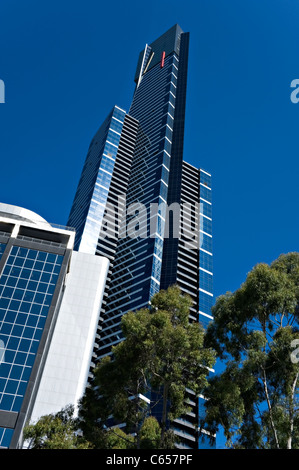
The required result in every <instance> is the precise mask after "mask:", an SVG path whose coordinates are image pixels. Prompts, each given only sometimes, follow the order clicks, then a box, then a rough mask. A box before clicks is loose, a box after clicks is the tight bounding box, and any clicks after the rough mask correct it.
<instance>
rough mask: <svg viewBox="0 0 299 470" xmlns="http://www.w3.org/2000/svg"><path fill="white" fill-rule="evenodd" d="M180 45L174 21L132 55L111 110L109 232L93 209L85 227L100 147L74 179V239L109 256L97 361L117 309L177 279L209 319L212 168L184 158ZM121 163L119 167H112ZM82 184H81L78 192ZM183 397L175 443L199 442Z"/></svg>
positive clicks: (143, 302) (109, 340)
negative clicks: (129, 95) (123, 105)
mask: <svg viewBox="0 0 299 470" xmlns="http://www.w3.org/2000/svg"><path fill="white" fill-rule="evenodd" d="M188 50H189V33H184V32H183V31H182V29H181V28H180V26H179V25H174V26H173V27H172V28H170V29H169V30H168V31H167V32H166V33H164V34H163V35H162V36H161V37H159V38H158V39H157V40H155V41H153V42H152V43H151V44H146V45H145V48H144V49H143V50H142V51H141V52H140V54H139V58H138V62H137V68H136V73H135V77H134V80H135V91H134V95H133V99H132V103H131V106H130V109H129V112H128V113H127V114H126V113H125V112H123V114H122V115H121V117H120V116H118V119H119V121H121V122H124V123H125V120H127V121H128V124H129V128H128V129H129V132H128V129H126V126H124V125H123V127H122V128H121V127H119V129H118V132H119V134H120V135H119V140H117V139H116V140H115V142H114V145H115V147H114V154H113V158H114V162H115V163H114V167H112V166H111V167H110V169H109V175H110V178H111V181H112V180H113V179H114V178H115V179H116V180H117V181H118V183H120V182H122V193H123V199H122V200H123V201H124V205H123V206H122V214H121V217H120V218H119V219H117V223H116V226H117V227H116V233H117V236H116V237H114V238H113V237H109V235H108V236H105V233H104V230H103V218H102V214H103V212H98V214H99V216H97V215H96V214H95V212H93V214H92V216H91V218H90V219H92V222H90V224H89V220H88V218H89V214H90V213H91V211H92V210H93V211H94V210H95V206H94V205H92V204H91V202H92V203H94V202H95V199H96V198H95V197H94V196H93V191H94V186H95V182H96V181H97V180H96V178H97V177H99V175H100V174H101V165H102V163H101V162H102V160H101V158H102V157H100V155H101V152H98V153H97V155H98V156H97V157H96V153H94V154H92V153H90V152H91V151H90V152H89V154H88V156H87V158H86V163H85V167H84V169H83V172H82V176H81V180H80V182H79V185H78V190H77V194H76V197H75V201H74V205H73V207H72V210H71V214H70V218H69V221H68V225H72V226H75V227H77V225H76V224H77V221H78V224H79V225H78V227H79V230H78V229H77V230H78V233H77V239H76V244H77V246H78V248H79V250H81V249H83V248H81V247H80V245H79V244H80V243H82V241H80V240H83V239H84V236H85V232H86V234H87V235H88V236H89V235H90V234H91V235H92V237H93V244H91V245H90V246H91V249H92V250H93V253H97V254H104V255H105V256H110V258H109V259H110V261H111V267H110V271H109V276H108V282H107V288H106V297H105V301H104V306H103V308H102V312H101V320H100V324H99V331H98V333H99V335H98V338H97V340H96V342H95V355H96V357H97V358H98V359H100V358H101V357H103V356H105V355H107V354H110V353H111V348H112V346H113V345H116V344H117V343H118V342H120V341H121V340H122V339H123V337H122V332H121V327H120V322H121V318H122V316H123V315H124V314H125V313H127V312H128V311H130V310H137V309H139V308H142V307H146V306H148V305H149V302H150V299H151V298H152V296H153V295H154V294H155V293H156V292H158V291H159V290H160V289H166V288H167V287H168V286H170V285H173V284H175V283H176V284H178V285H179V286H180V287H181V290H182V291H183V292H186V293H188V294H189V295H190V296H191V298H192V300H193V306H192V308H191V311H190V321H200V322H201V323H202V324H203V325H206V324H207V323H208V322H209V321H211V320H212V317H211V312H210V309H211V306H212V303H213V269H212V266H213V262H212V259H213V255H212V211H211V203H212V199H211V175H210V174H209V173H207V172H206V171H204V170H201V169H197V168H194V167H193V166H192V165H190V164H188V163H187V162H185V161H184V159H183V146H184V127H185V107H186V91H187V71H188ZM108 122H110V123H111V118H109V119H108ZM109 126H110V132H111V131H113V129H112V128H111V124H107V121H105V123H104V125H103V126H101V130H100V131H99V134H98V137H101V139H99V138H98V139H97V140H100V141H101V144H100V148H104V146H105V145H107V143H108V141H109V143H110V144H111V140H110V137H109V136H108V134H107V131H106V130H107V129H108V128H109ZM125 134H126V135H125ZM113 135H114V133H113ZM128 137H129V139H128ZM128 142H130V144H131V146H130V147H128V146H127V144H128ZM121 144H122V145H123V147H124V148H125V149H127V155H126V159H123V156H122V154H121V152H120V150H121ZM92 155H94V157H95V160H94V162H96V163H95V166H94V167H92V165H93V164H92V163H91V167H92V168H93V169H91V170H90V171H91V173H90V174H88V169H87V168H88V167H87V165H88V160H89V159H92V158H93V157H92ZM117 165H119V167H117ZM121 167H123V168H124V169H125V174H122V173H121V172H120V171H119V170H120V168H121ZM80 185H82V187H84V191H82V192H83V193H84V196H82V197H81V196H80ZM100 187H101V188H102V189H105V190H104V191H103V192H101V191H99V193H98V197H102V199H101V202H100V204H102V206H101V207H103V208H104V206H105V204H106V206H105V207H106V208H107V203H108V202H109V200H111V201H112V200H114V202H115V201H116V195H118V196H119V195H120V194H119V192H117V191H118V190H119V188H117V186H113V184H111V185H110V186H109V189H108V186H107V187H105V188H104V187H103V185H101V186H100ZM84 198H85V199H84ZM88 208H89V209H88ZM177 209H179V212H177ZM101 210H102V209H101ZM88 211H89V212H88ZM80 224H81V225H80ZM84 224H86V225H84ZM88 224H89V225H88ZM81 227H82V229H81ZM189 400H190V403H191V402H192V412H191V413H190V414H189V415H188V416H184V417H182V419H180V420H176V422H175V423H173V424H172V426H173V429H174V430H175V432H176V434H177V435H178V436H179V437H180V439H181V447H183V448H197V447H198V446H199V445H200V442H199V439H198V416H199V410H200V406H199V402H198V401H197V399H196V397H194V396H193V394H192V391H190V397H189Z"/></svg>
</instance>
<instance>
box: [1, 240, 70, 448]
mask: <svg viewBox="0 0 299 470" xmlns="http://www.w3.org/2000/svg"><path fill="white" fill-rule="evenodd" d="M1 248H2V249H3V247H1ZM62 260H63V256H59V255H55V254H51V253H46V252H43V251H38V250H32V249H28V248H23V247H18V246H13V247H12V248H11V251H10V254H9V256H8V258H7V261H6V263H5V266H4V269H3V271H2V274H1V277H0V341H1V344H2V347H3V349H4V354H3V355H2V361H1V364H0V410H4V411H13V412H17V413H18V412H20V409H21V406H22V403H23V399H24V395H25V392H26V388H27V384H28V380H29V378H30V374H31V371H32V367H33V364H34V361H35V358H36V354H37V350H38V347H39V343H40V339H41V336H42V333H43V329H44V325H45V322H46V319H47V315H48V311H49V307H50V304H51V301H52V297H53V293H54V290H55V287H56V284H57V278H58V275H59V272H60V269H61V263H62ZM11 436H12V430H11V429H10V430H9V429H6V430H4V429H2V432H1V430H0V447H7V446H8V445H9V437H11Z"/></svg>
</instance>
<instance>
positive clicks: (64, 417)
mask: <svg viewBox="0 0 299 470" xmlns="http://www.w3.org/2000/svg"><path fill="white" fill-rule="evenodd" d="M23 435H24V440H25V442H26V447H27V448H28V449H88V448H90V447H91V444H89V443H88V442H87V441H85V440H84V439H83V438H82V436H81V435H80V434H78V433H77V421H76V419H75V418H74V407H73V406H67V407H66V408H64V409H62V410H61V411H59V412H58V413H53V414H49V415H45V416H42V417H41V418H40V419H39V420H38V421H37V422H36V423H35V424H28V425H27V426H25V428H24V433H23Z"/></svg>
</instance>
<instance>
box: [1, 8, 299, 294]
mask: <svg viewBox="0 0 299 470" xmlns="http://www.w3.org/2000/svg"><path fill="white" fill-rule="evenodd" d="M175 23H178V24H179V25H180V26H181V27H182V28H183V30H184V31H189V32H190V55H189V75H188V90H187V108H186V132H185V152H184V158H185V160H186V161H188V162H189V163H191V164H193V165H195V166H198V167H202V168H203V169H205V170H207V171H209V172H211V173H212V177H213V217H214V223H213V229H214V279H215V281H214V290H215V296H218V295H220V294H222V293H225V292H226V291H234V290H235V289H237V288H238V287H239V286H240V284H241V283H242V282H243V281H244V280H245V277H246V274H247V272H248V271H250V269H251V268H252V267H253V266H254V265H255V264H257V263H259V262H267V263H270V262H271V261H273V260H274V259H275V258H277V257H278V256H279V255H280V254H281V253H286V252H289V251H298V249H299V236H298V232H299V215H298V214H299V212H298V199H299V195H298V176H299V158H298V140H299V139H298V135H299V103H298V104H294V103H292V102H291V100H290V94H291V91H292V90H291V88H290V84H291V81H292V80H294V79H296V78H299V60H298V55H299V28H298V24H299V2H298V1H297V0H242V1H240V0H225V1H223V0H184V1H183V2H182V1H178V0H171V1H170V0H149V1H147V2H140V1H135V0H128V1H126V2H123V1H120V0H114V1H113V2H103V1H96V0H85V1H84V2H83V1H81V2H80V1H77V0H72V1H65V0H60V1H57V0H51V2H49V1H48V0H44V1H42V2H41V1H40V0H39V1H36V0H27V1H26V2H24V1H22V0H1V4H0V45H1V54H0V79H2V80H4V82H5V86H6V89H5V91H6V103H5V104H0V157H1V174H0V181H1V184H0V201H1V202H5V203H9V204H15V205H19V206H23V207H26V208H27V209H31V210H33V211H35V212H37V213H38V214H40V215H41V216H43V217H44V218H46V219H47V220H48V221H50V222H53V223H58V224H66V221H67V218H68V214H69V210H70V207H71V204H72V201H73V197H74V194H75V190H76V187H77V183H78V180H79V177H80V172H81V169H82V166H83V163H84V160H85V156H86V153H87V149H88V146H89V143H90V140H91V138H92V137H93V135H94V133H95V132H96V130H97V129H98V127H99V126H100V124H101V122H102V121H103V119H104V118H105V117H106V115H107V114H108V112H109V111H110V109H111V108H112V106H113V105H114V104H117V105H118V106H120V107H122V108H124V109H126V110H128V109H129V104H130V101H131V98H132V95H133V91H134V82H133V77H134V73H135V67H136V62H137V58H138V54H139V51H140V50H141V49H143V48H144V45H145V43H150V42H152V41H153V40H155V39H156V38H157V37H158V36H160V35H161V34H162V33H163V32H164V31H166V30H167V29H169V28H170V27H171V26H173V24H175Z"/></svg>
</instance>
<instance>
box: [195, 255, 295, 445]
mask: <svg viewBox="0 0 299 470" xmlns="http://www.w3.org/2000/svg"><path fill="white" fill-rule="evenodd" d="M298 312H299V254H298V253H289V254H287V255H281V256H280V257H279V258H278V259H277V260H275V261H274V262H273V263H272V264H271V265H270V266H269V265H267V264H265V263H261V264H258V265H257V266H255V267H254V268H253V269H252V271H251V272H250V273H249V274H248V275H247V278H246V281H245V282H244V283H243V284H242V285H241V287H240V288H239V289H238V290H236V291H235V292H234V293H227V294H225V295H222V296H220V297H219V298H218V299H217V301H216V304H215V306H214V307H213V314H214V322H212V323H211V324H210V326H209V328H208V331H207V335H206V345H207V346H209V347H212V348H214V349H215V350H216V351H217V354H218V356H219V357H220V358H221V360H222V361H223V364H224V370H223V372H222V373H220V374H219V375H215V376H214V377H212V378H211V379H210V380H209V387H208V388H207V389H206V391H205V395H206V397H207V398H208V400H207V401H206V416H205V418H204V419H203V420H202V423H201V424H202V426H203V427H204V428H205V429H207V430H209V431H210V432H211V433H215V432H216V431H217V430H218V429H219V427H220V426H222V427H223V429H224V433H225V436H226V439H227V444H228V446H232V447H241V448H298V447H299V413H298V373H299V364H298V361H294V360H292V351H293V350H292V344H293V341H294V340H295V339H297V340H298V338H299V333H298V319H299V318H298Z"/></svg>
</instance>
